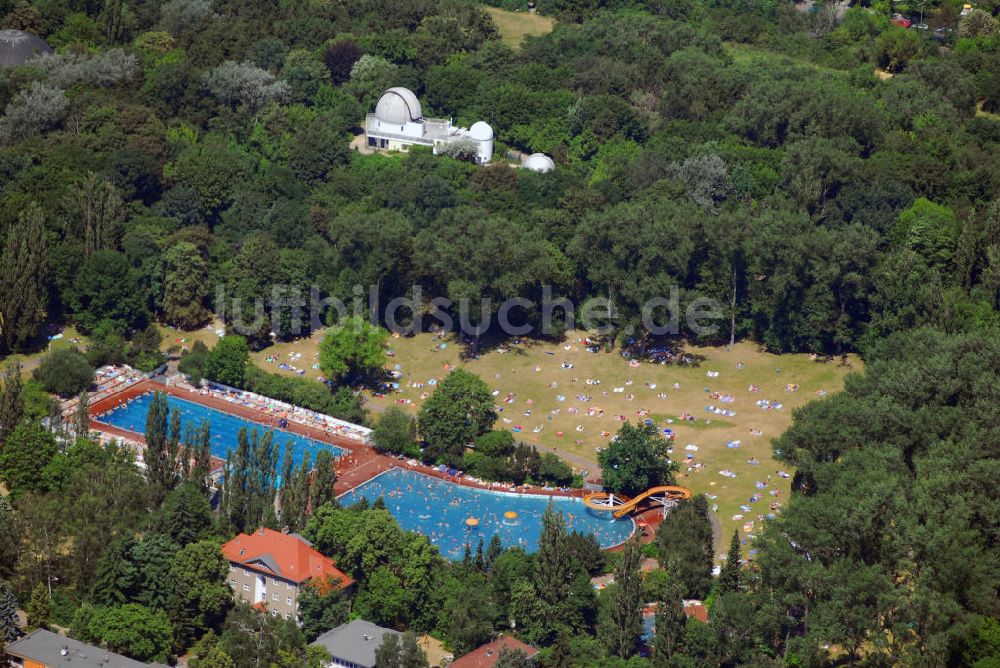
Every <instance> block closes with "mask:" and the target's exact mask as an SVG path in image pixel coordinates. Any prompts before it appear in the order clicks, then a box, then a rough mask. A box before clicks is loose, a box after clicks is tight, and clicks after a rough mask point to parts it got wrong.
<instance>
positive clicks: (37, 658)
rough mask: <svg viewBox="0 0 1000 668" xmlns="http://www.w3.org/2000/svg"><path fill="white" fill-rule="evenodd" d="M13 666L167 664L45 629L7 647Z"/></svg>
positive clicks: (155, 667)
mask: <svg viewBox="0 0 1000 668" xmlns="http://www.w3.org/2000/svg"><path fill="white" fill-rule="evenodd" d="M6 652H7V660H8V661H9V662H10V665H12V666H33V667H34V668H38V667H39V666H43V667H44V668H60V667H65V668H167V667H166V666H164V665H163V664H160V663H143V662H142V661H136V660H135V659H130V658H128V657H127V656H122V655H121V654H115V653H114V652H109V651H108V650H106V649H101V648H100V647H94V646H93V645H88V644H87V643H83V642H80V641H79V640H73V639H72V638H68V637H66V636H64V635H59V634H58V633H52V632H51V631H46V630H45V629H38V630H36V631H32V632H31V633H29V634H28V635H26V636H24V637H23V638H20V639H18V640H15V641H14V642H12V643H10V644H9V645H7V647H6Z"/></svg>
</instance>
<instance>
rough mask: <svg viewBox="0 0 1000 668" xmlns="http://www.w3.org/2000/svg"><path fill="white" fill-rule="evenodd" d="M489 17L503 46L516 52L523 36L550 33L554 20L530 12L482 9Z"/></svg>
mask: <svg viewBox="0 0 1000 668" xmlns="http://www.w3.org/2000/svg"><path fill="white" fill-rule="evenodd" d="M483 11H485V12H486V13H487V14H489V15H490V17H491V18H492V19H493V23H495V24H496V26H497V30H499V31H500V38H501V40H502V41H503V43H504V44H506V45H507V46H509V47H510V48H512V49H514V50H517V49H520V48H521V44H522V43H523V42H524V36H525V35H532V36H535V37H537V36H539V35H545V34H548V33H550V32H552V28H553V26H555V24H556V20H555V19H553V18H551V17H549V16H539V15H538V14H532V13H530V12H508V11H506V10H504V9H499V8H497V7H483Z"/></svg>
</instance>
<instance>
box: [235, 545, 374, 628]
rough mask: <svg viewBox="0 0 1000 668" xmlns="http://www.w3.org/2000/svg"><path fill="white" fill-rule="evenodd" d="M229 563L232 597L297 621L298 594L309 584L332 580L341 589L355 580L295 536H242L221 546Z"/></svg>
mask: <svg viewBox="0 0 1000 668" xmlns="http://www.w3.org/2000/svg"><path fill="white" fill-rule="evenodd" d="M222 554H223V555H224V556H225V557H226V559H228V560H229V578H228V579H229V587H230V589H232V590H233V598H235V599H236V600H237V601H243V602H246V603H249V604H251V605H253V606H255V607H259V608H262V609H266V610H267V611H268V612H272V613H274V614H277V615H281V616H282V617H284V618H285V619H294V620H296V621H298V610H299V603H298V598H299V593H300V590H301V587H302V586H303V585H304V584H306V583H307V582H309V581H315V582H317V583H325V582H327V581H328V580H330V579H331V578H332V580H334V581H336V586H337V587H338V588H340V589H347V588H348V587H351V586H352V585H353V584H354V580H352V579H351V578H350V577H348V576H347V575H345V574H344V573H343V572H342V571H340V570H339V569H338V568H337V567H336V566H335V565H334V563H333V561H332V560H331V559H330V558H329V557H325V556H323V555H322V554H320V552H319V551H318V550H317V549H316V548H314V547H313V546H312V543H310V542H309V541H308V540H306V539H305V538H303V537H302V536H300V535H298V534H287V533H282V532H280V531H274V530H272V529H260V530H258V531H255V532H253V533H252V534H245V533H241V534H240V535H238V536H237V537H236V538H233V539H232V540H231V541H229V542H227V543H225V544H224V545H223V546H222Z"/></svg>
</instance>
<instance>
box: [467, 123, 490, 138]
mask: <svg viewBox="0 0 1000 668" xmlns="http://www.w3.org/2000/svg"><path fill="white" fill-rule="evenodd" d="M469 137H471V138H472V139H475V140H476V141H490V140H491V139H493V128H491V127H490V124H489V123H487V122H485V121H476V122H475V123H473V124H472V127H471V128H469Z"/></svg>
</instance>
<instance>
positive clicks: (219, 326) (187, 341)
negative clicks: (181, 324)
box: [156, 320, 225, 352]
mask: <svg viewBox="0 0 1000 668" xmlns="http://www.w3.org/2000/svg"><path fill="white" fill-rule="evenodd" d="M156 328H157V329H159V330H160V334H161V335H162V336H163V341H162V342H161V343H160V350H162V351H163V352H167V351H169V350H171V349H174V350H177V351H180V352H183V351H185V350H190V349H191V347H192V346H193V345H194V344H195V342H196V341H201V342H202V343H204V344H205V345H206V346H208V347H209V348H212V347H214V346H215V344H216V343H217V342H218V340H219V335H218V334H216V332H217V331H225V324H223V322H222V321H221V320H213V321H212V322H211V323H209V324H208V325H205V326H204V327H201V328H199V329H192V330H190V331H185V330H182V329H175V328H174V327H170V326H168V325H164V324H161V323H157V324H156Z"/></svg>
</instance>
